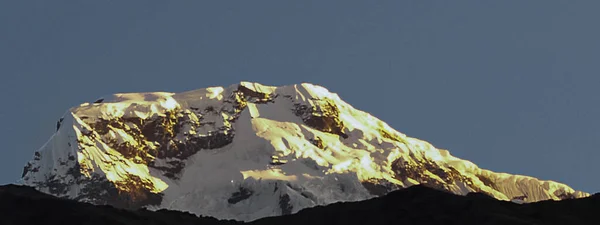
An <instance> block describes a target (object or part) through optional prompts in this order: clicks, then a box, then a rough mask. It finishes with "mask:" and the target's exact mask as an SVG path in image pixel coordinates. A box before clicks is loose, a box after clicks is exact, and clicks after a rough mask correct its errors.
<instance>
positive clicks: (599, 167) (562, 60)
mask: <svg viewBox="0 0 600 225" xmlns="http://www.w3.org/2000/svg"><path fill="white" fill-rule="evenodd" d="M100 2H102V3H100ZM149 2H150V1H2V2H0V75H1V78H0V94H1V96H2V100H1V101H2V104H1V105H0V121H1V125H0V143H2V146H1V147H0V184H5V183H10V182H13V181H16V180H17V179H18V178H19V177H20V175H21V172H22V168H23V165H25V163H26V162H27V161H28V160H30V159H31V158H32V156H33V152H34V151H35V150H37V149H38V148H39V147H41V146H42V145H43V144H44V143H45V142H46V141H47V139H48V138H49V137H50V135H51V134H52V133H53V132H54V130H55V125H56V120H57V119H58V118H59V117H60V116H61V115H62V114H63V113H64V112H65V111H66V110H67V109H68V108H69V107H71V106H75V105H78V104H80V103H83V102H90V101H94V100H95V99H97V98H98V97H100V96H103V95H106V94H111V93H117V92H141V91H170V92H180V91H186V90H191V89H197V88H202V87H208V86H228V85H230V84H233V83H237V82H239V81H241V80H247V81H256V82H260V83H263V84H268V85H284V84H293V83H300V82H310V83H315V84H319V85H322V86H325V87H327V88H328V89H329V90H330V91H332V92H336V93H338V94H339V95H340V96H341V97H342V99H344V100H345V101H347V102H348V103H350V104H352V105H354V106H355V107H356V108H358V109H362V110H364V111H367V112H370V113H371V114H373V115H374V116H376V117H379V118H380V119H382V120H383V121H386V122H387V123H389V124H390V125H391V126H392V127H394V128H396V129H397V130H399V131H400V132H403V133H406V134H408V135H409V136H413V137H417V138H420V139H424V140H427V141H429V142H431V143H432V144H434V145H435V146H437V147H439V148H445V149H449V150H450V152H451V153H452V154H453V155H455V156H458V157H461V158H464V159H468V160H471V161H473V162H475V163H476V164H478V165H479V166H480V167H482V168H488V169H492V170H495V171H502V172H509V173H516V174H525V175H531V176H535V177H539V178H542V179H551V180H556V181H560V182H564V183H567V184H569V185H571V186H572V187H574V188H575V189H579V190H584V191H588V192H600V179H598V177H597V174H598V172H600V163H598V162H599V161H600V151H599V150H600V149H599V147H600V120H599V119H598V115H600V106H599V104H598V97H599V96H600V88H599V87H600V74H599V72H600V71H599V70H600V68H599V65H600V29H598V22H599V21H600V13H598V9H600V1H434V2H432V1H416V0H415V1H363V0H361V1H350V0H344V1H185V3H186V4H180V2H178V3H175V2H173V1H155V2H154V1H153V2H152V3H149Z"/></svg>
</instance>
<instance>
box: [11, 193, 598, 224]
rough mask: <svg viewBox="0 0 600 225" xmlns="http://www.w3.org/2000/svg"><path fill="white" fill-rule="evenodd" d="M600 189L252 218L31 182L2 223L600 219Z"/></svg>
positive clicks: (447, 196) (441, 196)
mask: <svg viewBox="0 0 600 225" xmlns="http://www.w3.org/2000/svg"><path fill="white" fill-rule="evenodd" d="M598 210H600V197H599V195H598V194H595V195H592V196H590V197H585V198H580V199H570V200H563V201H553V200H547V201H541V202H535V203H525V204H515V203H512V202H507V201H499V200H496V199H494V198H491V197H489V196H485V195H484V194H481V193H470V194H467V195H466V196H459V195H455V194H452V193H450V192H447V191H440V190H436V189H432V188H428V187H425V186H423V185H414V186H411V187H408V188H405V189H401V190H396V191H392V192H390V193H389V194H388V195H385V196H381V197H375V198H372V199H369V200H363V201H358V202H337V203H333V204H330V205H326V206H316V207H313V208H306V209H303V210H301V211H299V212H298V213H296V214H292V215H284V216H276V217H266V218H261V219H258V220H254V221H251V222H241V221H235V220H218V219H215V218H212V217H205V216H197V215H194V214H191V213H187V212H180V211H169V210H164V209H163V210H159V211H149V210H146V209H138V210H123V209H118V208H114V207H112V206H99V205H92V204H89V203H82V202H77V201H74V200H70V199H63V198H57V197H54V196H51V195H48V194H45V193H41V192H38V191H37V190H35V189H34V188H31V187H27V186H17V185H5V186H0V212H2V213H1V216H0V223H1V224H6V225H32V224H41V223H43V224H47V225H54V224H60V225H71V224H78V225H84V224H85V225H104V224H127V225H135V224H144V225H162V224H174V223H176V224H182V225H185V224H214V225H225V224H240V225H241V224H255V225H268V224H327V225H336V224H344V225H352V224H373V225H378V224H381V225H384V224H411V225H418V224H427V225H434V224H444V225H448V224H463V225H470V224H473V225H481V224H488V225H491V224H522V225H534V224H547V225H552V224H572V225H585V224H589V225H592V224H598V223H599V222H600V218H598V216H597V212H598Z"/></svg>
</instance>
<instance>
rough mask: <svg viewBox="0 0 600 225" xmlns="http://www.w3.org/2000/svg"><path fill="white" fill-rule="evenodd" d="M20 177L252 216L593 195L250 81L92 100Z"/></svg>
mask: <svg viewBox="0 0 600 225" xmlns="http://www.w3.org/2000/svg"><path fill="white" fill-rule="evenodd" d="M22 183H24V184H27V185H30V186H34V187H36V188H37V189H38V190H41V191H43V192H46V193H51V194H53V195H56V196H60V197H67V198H72V199H76V200H79V201H84V202H90V203H95V204H110V205H114V206H117V207H121V208H131V209H135V208H140V207H148V208H152V209H160V208H167V209H177V210H184V211H190V212H194V213H196V214H202V215H211V216H215V217H217V218H227V219H240V220H245V221H249V220H253V219H257V218H261V217H266V216H275V215H282V214H290V213H295V212H297V211H299V210H301V209H303V208H307V207H313V206H316V205H326V204H330V203H334V202H338V201H359V200H365V199H369V198H372V197H374V196H381V195H384V194H386V193H388V192H390V191H393V190H396V189H399V188H406V187H410V186H412V185H416V184H424V185H427V186H430V187H433V188H437V189H442V190H448V191H450V192H452V193H456V194H463V195H464V194H467V193H470V192H473V191H475V192H482V193H486V194H488V195H491V196H494V197H495V198H498V199H501V200H509V201H510V200H512V201H516V202H533V201H540V200H546V199H555V200H559V199H569V198H578V197H586V196H588V194H587V193H584V192H580V191H575V190H573V189H572V188H570V187H568V186H566V185H564V184H560V183H557V182H553V181H540V180H538V179H536V178H532V177H527V176H522V175H510V174H505V173H495V172H492V171H489V170H485V169H480V168H479V167H478V166H477V165H475V164H473V163H472V162H470V161H467V160H462V159H459V158H456V157H454V156H452V155H451V154H450V153H449V152H448V151H447V150H443V149H437V148H435V147H434V146H432V145H431V144H429V143H427V142H425V141H422V140H419V139H415V138H410V137H408V136H406V135H405V134H402V133H400V132H398V131H396V130H395V129H393V128H391V127H390V126H389V125H388V124H386V123H385V122H383V121H381V120H379V119H377V118H375V117H373V116H371V115H370V114H368V113H366V112H363V111H360V110H357V109H355V108H354V107H352V106H351V105H349V104H348V103H346V102H344V101H343V100H341V99H340V98H339V96H338V95H337V94H334V93H331V92H329V91H328V90H327V89H325V88H324V87H321V86H317V85H312V84H307V83H304V84H298V85H288V86H282V87H273V86H265V85H262V84H258V83H250V82H241V83H239V84H234V85H231V86H229V87H211V88H205V89H198V90H192V91H187V92H182V93H168V92H148V93H122V94H115V95H113V96H111V97H103V98H101V99H98V100H96V102H95V103H84V104H82V105H80V106H78V107H74V108H72V109H70V110H69V111H68V112H67V114H66V115H65V116H64V117H63V118H61V119H60V120H59V122H58V123H57V132H56V133H55V134H54V135H53V136H52V137H51V139H50V140H49V141H48V143H47V144H46V145H44V147H42V148H41V149H40V150H39V151H37V152H36V153H35V155H34V159H33V160H32V161H31V162H29V163H28V164H27V166H26V167H25V169H24V173H23V178H22ZM199 203H202V204H201V206H198V205H200V204H199Z"/></svg>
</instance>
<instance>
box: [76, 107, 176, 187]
mask: <svg viewBox="0 0 600 225" xmlns="http://www.w3.org/2000/svg"><path fill="white" fill-rule="evenodd" d="M73 117H74V119H75V124H74V125H73V129H74V131H75V134H76V135H77V140H78V142H79V143H81V150H80V151H78V152H77V160H78V163H79V165H80V168H81V169H80V170H81V173H82V174H83V175H84V176H86V177H88V178H91V177H92V173H95V174H105V177H106V179H107V180H108V181H110V182H112V183H113V184H115V187H116V188H118V189H119V190H121V191H129V186H130V185H131V184H129V183H130V182H132V180H131V178H132V177H137V178H138V179H139V180H140V181H142V183H141V184H137V183H136V184H133V185H143V187H144V189H145V190H148V191H150V192H152V193H160V192H162V191H164V190H165V189H167V187H168V185H167V184H166V183H165V182H164V181H162V180H161V179H159V178H157V177H154V176H152V175H150V171H149V169H148V166H147V165H144V164H139V163H135V162H132V161H131V160H129V159H127V158H125V157H124V156H123V155H122V154H121V153H119V152H118V151H116V150H114V149H112V148H111V147H109V146H108V145H107V144H105V143H104V142H102V140H99V139H96V137H100V135H99V134H98V133H96V132H95V131H93V130H92V129H91V128H90V127H89V126H88V125H87V124H86V123H85V122H83V121H82V120H81V119H80V118H79V117H77V116H75V115H73ZM82 131H85V132H82ZM111 131H112V130H111ZM84 133H85V134H84ZM112 134H113V135H119V136H120V137H121V138H122V139H123V141H127V142H131V141H133V137H130V136H129V135H128V134H127V133H124V132H122V130H120V129H117V133H114V132H113V133H112ZM133 142H134V141H133Z"/></svg>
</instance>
